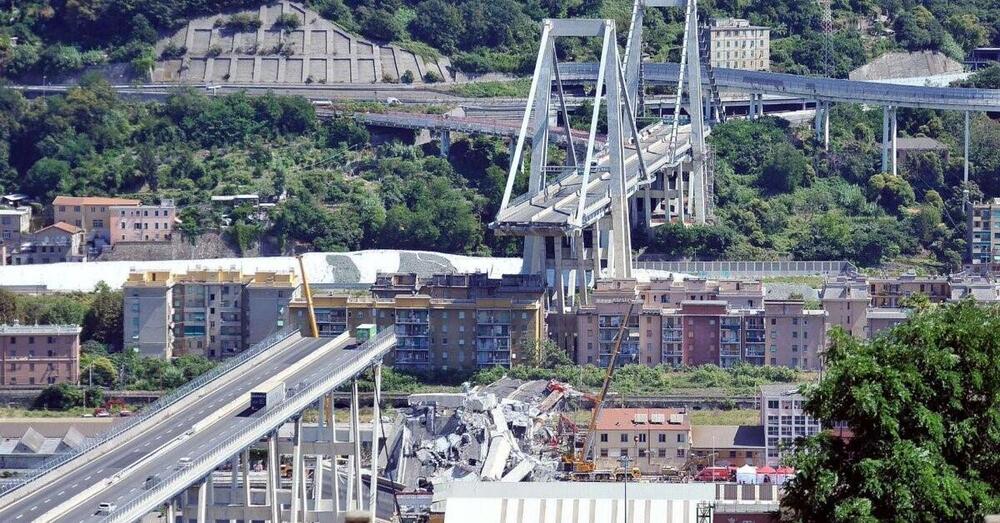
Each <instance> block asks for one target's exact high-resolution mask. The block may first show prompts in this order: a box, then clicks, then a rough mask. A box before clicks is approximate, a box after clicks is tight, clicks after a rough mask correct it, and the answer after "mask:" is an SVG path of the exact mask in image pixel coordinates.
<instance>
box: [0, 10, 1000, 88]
mask: <svg viewBox="0 0 1000 523" xmlns="http://www.w3.org/2000/svg"><path fill="white" fill-rule="evenodd" d="M261 3H264V2H263V1H262V0H250V1H243V0H186V1H183V2H177V1H173V0H132V1H129V2H116V1H110V0H73V1H61V0H25V1H20V2H13V3H10V5H9V6H8V5H4V6H3V7H0V70H2V71H3V74H5V75H8V76H13V75H18V74H21V73H24V72H26V71H37V72H42V73H49V74H51V73H58V72H66V71H75V70H79V69H81V68H83V67H86V66H88V65H98V64H102V63H106V62H109V61H110V62H131V63H132V64H133V66H135V68H136V70H137V72H140V73H142V72H145V71H147V70H148V68H149V66H150V65H151V61H152V60H153V59H155V57H154V56H153V51H152V45H151V44H152V43H153V42H155V41H156V38H157V36H158V33H159V32H162V31H166V30H174V29H176V28H177V27H179V26H180V25H181V24H182V23H183V22H184V21H185V20H186V19H188V18H191V17H194V16H203V15H212V14H217V13H220V12H227V11H234V10H237V9H246V8H251V7H255V6H257V5H259V4H261ZM305 3H306V4H308V5H309V6H310V7H311V8H313V9H315V10H316V11H318V12H319V13H320V15H321V16H323V17H325V18H328V19H330V20H333V21H335V22H337V23H339V24H340V25H342V26H344V27H346V28H347V29H349V30H351V31H357V32H360V33H361V34H362V35H364V36H367V37H369V38H372V39H374V40H377V41H382V42H390V41H392V42H397V43H400V44H401V45H403V46H405V47H408V48H411V49H413V50H415V51H416V52H418V53H419V54H422V55H428V56H433V55H437V54H438V53H444V54H447V55H449V56H451V57H452V63H454V64H455V65H456V66H457V67H458V68H460V69H463V70H465V71H470V72H483V71H505V72H519V73H523V72H526V71H528V70H529V69H530V67H531V66H532V64H533V61H534V54H535V52H536V51H537V49H536V46H537V37H538V33H539V22H540V21H541V20H542V19H543V18H565V17H584V18H595V17H599V18H613V19H614V20H615V21H616V24H617V28H618V31H619V38H620V40H621V43H622V44H624V41H625V37H626V34H625V33H626V32H627V28H628V22H629V18H630V12H631V6H632V2H631V0H547V1H544V2H536V1H527V0H457V1H454V2H448V1H445V0H306V2H305ZM700 6H701V11H702V13H701V16H702V18H703V19H705V18H707V17H709V16H716V17H724V16H739V17H743V18H748V19H750V20H751V21H752V22H753V23H755V24H761V25H766V26H769V27H771V28H772V40H773V41H772V46H771V49H772V61H773V64H774V68H775V69H777V70H781V71H788V72H794V73H802V74H814V73H818V74H828V75H832V76H840V77H842V76H846V74H847V72H848V71H850V70H851V69H853V68H855V67H857V66H859V65H861V64H863V63H864V62H865V61H867V60H868V59H870V58H872V57H874V56H877V55H879V54H881V53H882V52H883V51H886V50H891V49H905V50H911V51H916V50H924V49H932V50H939V51H942V52H944V53H946V54H948V55H951V56H952V57H955V58H962V57H963V56H964V54H965V53H966V52H968V51H969V50H970V49H972V48H973V47H976V46H980V45H987V44H992V45H1000V32H998V31H997V27H1000V7H998V6H997V5H996V3H995V2H992V1H991V0H953V1H950V2H918V1H916V0H837V1H834V2H833V3H832V13H833V27H834V29H835V31H834V33H833V34H832V35H831V36H830V37H829V38H828V37H826V36H825V35H824V34H823V33H822V31H821V28H822V16H823V15H822V12H821V10H820V7H819V5H818V3H817V2H805V1H799V0H767V1H765V0H712V1H703V2H700ZM680 17H681V14H680V13H679V10H677V9H670V10H650V12H649V13H648V14H647V15H646V23H647V29H646V36H645V38H646V43H647V48H648V49H647V54H649V55H650V56H652V57H655V58H674V59H676V57H677V54H678V53H679V49H680V41H681V38H682V34H683V25H682V20H681V19H680ZM225 23H226V24H227V26H230V27H237V28H252V27H254V24H255V23H256V24H258V25H259V23H260V20H259V19H257V18H256V17H253V16H249V17H248V16H233V17H230V18H228V19H227V20H226V22H225ZM297 23H298V20H294V21H293V20H292V19H290V18H289V19H284V20H279V25H281V26H282V27H286V28H291V27H292V26H293V25H294V24H297ZM10 37H17V39H18V45H16V46H14V45H12V43H11V40H10ZM559 51H560V53H561V55H563V56H565V57H569V58H588V57H589V58H592V57H593V55H594V52H595V48H594V47H593V44H591V43H586V42H583V41H578V40H566V41H564V42H561V44H560V49H559Z"/></svg>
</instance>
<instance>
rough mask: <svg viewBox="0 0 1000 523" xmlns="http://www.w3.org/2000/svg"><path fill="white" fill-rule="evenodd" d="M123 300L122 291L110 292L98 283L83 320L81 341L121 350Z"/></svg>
mask: <svg viewBox="0 0 1000 523" xmlns="http://www.w3.org/2000/svg"><path fill="white" fill-rule="evenodd" d="M123 299H124V298H123V296H122V291H120V290H111V288H110V287H108V285H107V284H106V283H104V282H100V283H98V284H97V288H96V289H95V290H94V301H93V302H92V303H91V305H90V310H88V311H87V315H86V316H85V317H84V319H83V333H82V337H83V339H85V340H95V341H99V342H101V343H104V344H106V345H108V346H111V347H119V348H121V347H122V339H123V336H124V331H123V326H122V322H123V320H124V318H123V316H122V315H123V311H122V300H123Z"/></svg>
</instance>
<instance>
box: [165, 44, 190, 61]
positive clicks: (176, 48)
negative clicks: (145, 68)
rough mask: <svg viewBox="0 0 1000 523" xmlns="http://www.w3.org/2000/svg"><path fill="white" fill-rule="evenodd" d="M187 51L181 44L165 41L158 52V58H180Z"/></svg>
mask: <svg viewBox="0 0 1000 523" xmlns="http://www.w3.org/2000/svg"><path fill="white" fill-rule="evenodd" d="M184 53H187V47H184V46H183V45H177V44H175V43H174V42H173V41H170V42H167V45H165V46H164V47H163V51H162V52H160V58H163V59H165V60H166V59H170V58H180V57H182V56H184Z"/></svg>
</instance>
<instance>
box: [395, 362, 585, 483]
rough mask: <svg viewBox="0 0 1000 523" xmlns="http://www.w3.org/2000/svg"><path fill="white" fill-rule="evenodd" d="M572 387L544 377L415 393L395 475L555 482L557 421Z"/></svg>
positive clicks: (411, 479)
mask: <svg viewBox="0 0 1000 523" xmlns="http://www.w3.org/2000/svg"><path fill="white" fill-rule="evenodd" d="M569 394H570V393H569V392H568V390H567V389H565V388H562V387H558V388H555V389H553V388H551V386H550V385H549V384H547V383H546V382H541V381H539V382H526V383H524V382H517V381H515V380H501V382H498V383H497V384H492V385H490V386H488V387H485V388H481V389H480V388H468V387H467V388H466V390H465V392H463V393H460V394H419V395H417V394H415V395H413V396H411V397H410V408H409V409H407V410H405V411H403V414H402V415H403V416H404V419H403V420H402V423H401V425H402V431H403V436H402V438H401V445H400V446H399V451H400V452H401V454H402V459H399V460H397V461H398V463H399V465H398V467H399V469H400V470H397V471H396V478H398V480H397V481H399V482H401V483H403V484H404V485H406V487H407V488H408V489H414V488H416V489H428V488H431V489H432V488H433V487H434V486H435V485H438V484H441V483H446V482H451V481H502V482H518V481H553V480H555V479H556V477H557V474H558V473H559V466H560V456H559V449H558V446H557V444H556V434H555V431H554V429H553V428H552V426H553V425H554V423H557V422H558V419H557V418H558V412H557V410H558V409H557V406H558V404H559V402H560V401H562V400H563V399H564V398H565V397H567V395H569Z"/></svg>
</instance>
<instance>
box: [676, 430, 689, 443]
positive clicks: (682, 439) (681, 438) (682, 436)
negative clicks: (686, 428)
mask: <svg viewBox="0 0 1000 523" xmlns="http://www.w3.org/2000/svg"><path fill="white" fill-rule="evenodd" d="M685 441H687V435H686V434H684V433H683V432H681V433H680V434H678V435H677V443H684V442H685Z"/></svg>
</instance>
